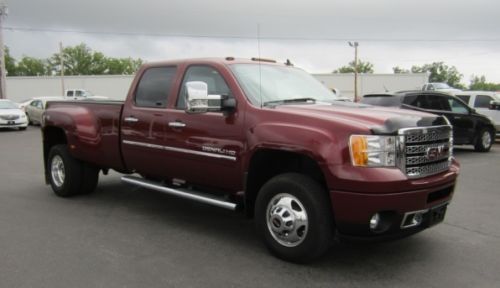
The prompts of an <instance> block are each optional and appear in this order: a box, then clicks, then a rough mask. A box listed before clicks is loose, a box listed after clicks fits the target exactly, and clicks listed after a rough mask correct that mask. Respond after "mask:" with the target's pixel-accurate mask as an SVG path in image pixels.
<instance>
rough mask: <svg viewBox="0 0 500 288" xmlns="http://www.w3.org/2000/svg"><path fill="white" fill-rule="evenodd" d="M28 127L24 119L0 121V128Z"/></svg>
mask: <svg viewBox="0 0 500 288" xmlns="http://www.w3.org/2000/svg"><path fill="white" fill-rule="evenodd" d="M25 127H28V121H27V120H26V118H24V119H22V118H21V119H17V120H9V121H8V120H3V119H0V128H25Z"/></svg>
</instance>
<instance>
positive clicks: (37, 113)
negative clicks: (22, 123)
mask: <svg viewBox="0 0 500 288" xmlns="http://www.w3.org/2000/svg"><path fill="white" fill-rule="evenodd" d="M64 99H65V98H64V97H36V98H33V99H32V100H31V102H30V103H29V105H27V106H26V107H25V111H26V115H27V116H28V123H29V124H37V125H40V124H41V123H42V115H43V112H44V111H45V107H46V105H47V101H51V100H52V101H54V100H57V101H61V100H64Z"/></svg>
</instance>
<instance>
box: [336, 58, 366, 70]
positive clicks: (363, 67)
mask: <svg viewBox="0 0 500 288" xmlns="http://www.w3.org/2000/svg"><path fill="white" fill-rule="evenodd" d="M354 67H355V64H354V61H351V62H349V65H347V66H342V67H340V68H339V69H337V70H334V71H333V73H354ZM358 73H373V64H372V63H370V62H368V61H367V62H363V61H361V60H359V61H358Z"/></svg>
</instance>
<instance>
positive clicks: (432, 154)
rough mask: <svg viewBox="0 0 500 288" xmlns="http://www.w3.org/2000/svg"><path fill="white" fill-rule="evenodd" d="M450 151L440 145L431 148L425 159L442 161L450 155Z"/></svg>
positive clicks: (426, 152)
mask: <svg viewBox="0 0 500 288" xmlns="http://www.w3.org/2000/svg"><path fill="white" fill-rule="evenodd" d="M449 150H450V149H449V148H448V146H446V145H444V144H443V145H439V146H436V147H429V148H427V150H426V151H425V158H427V160H430V161H434V160H437V159H441V158H443V157H444V156H446V155H447V154H448V151H449Z"/></svg>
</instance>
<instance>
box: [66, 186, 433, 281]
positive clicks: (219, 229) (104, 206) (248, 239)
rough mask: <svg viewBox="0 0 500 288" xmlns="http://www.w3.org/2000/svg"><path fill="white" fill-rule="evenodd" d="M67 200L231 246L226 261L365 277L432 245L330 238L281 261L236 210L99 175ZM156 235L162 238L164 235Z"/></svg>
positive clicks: (113, 218) (421, 254)
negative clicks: (318, 248)
mask: <svg viewBox="0 0 500 288" xmlns="http://www.w3.org/2000/svg"><path fill="white" fill-rule="evenodd" d="M65 201H66V200H65ZM70 201H78V202H82V203H85V205H91V206H92V207H93V208H94V209H96V213H98V214H99V217H101V218H102V221H105V222H108V223H109V225H115V224H116V225H120V224H119V222H123V221H128V223H130V221H132V224H127V225H130V226H133V227H136V228H135V229H139V230H135V231H134V232H135V233H142V234H148V231H149V230H151V229H158V227H163V228H164V230H165V231H170V232H169V233H181V234H187V235H189V237H187V238H188V239H197V240H196V241H201V242H203V243H210V244H209V245H208V246H209V247H224V248H223V249H224V250H227V251H229V252H226V253H231V251H232V252H233V253H234V254H232V255H229V256H228V255H226V256H225V257H227V258H229V259H228V260H227V261H229V262H228V265H229V263H231V261H238V258H239V257H244V259H245V261H248V258H251V259H253V261H254V262H256V263H258V264H259V265H264V266H267V265H269V266H273V265H276V264H277V263H278V264H279V265H280V266H283V265H285V266H286V267H291V268H293V269H299V270H300V269H308V268H307V267H309V268H310V267H314V268H315V269H317V270H318V271H322V270H326V271H328V272H329V273H331V272H332V271H335V273H336V274H337V273H348V274H349V273H351V274H358V273H364V275H365V276H364V277H368V278H370V277H372V276H373V277H376V275H377V273H380V271H379V270H386V269H388V267H389V268H390V270H391V271H393V272H395V271H397V270H399V269H405V267H406V265H407V264H408V263H409V261H410V263H411V261H415V259H419V258H422V261H425V258H426V257H427V256H429V255H432V253H434V252H433V251H435V249H436V248H433V241H434V239H426V237H425V235H421V234H420V235H414V236H412V237H410V238H406V239H401V240H397V241H391V242H386V243H373V244H360V243H345V242H342V243H335V244H334V245H333V247H332V249H331V250H330V251H329V252H328V253H327V255H326V256H325V257H322V258H321V259H319V260H317V261H315V262H313V263H311V264H308V265H296V264H293V263H287V262H284V261H281V260H279V259H277V258H275V257H273V256H272V255H271V254H270V253H268V251H267V249H266V248H265V246H264V244H263V243H262V242H261V241H260V239H259V237H258V235H257V233H256V231H255V229H254V223H253V221H252V220H250V219H247V218H246V217H245V216H244V215H243V214H242V213H234V212H231V211H226V210H223V209H219V208H215V207H211V206H207V205H204V204H199V203H194V202H191V201H188V200H184V199H178V198H175V197H172V196H169V195H164V194H161V193H158V192H155V191H149V190H146V189H141V188H136V187H131V186H128V185H125V184H123V183H121V182H120V181H119V180H118V179H117V178H114V177H113V178H112V179H106V178H104V177H103V181H100V183H99V186H98V189H97V191H96V192H95V193H94V194H92V195H88V196H80V197H76V198H73V199H72V200H70ZM134 219H135V220H136V221H138V223H139V222H140V223H139V224H140V225H134V223H133V222H134V221H135V220H134ZM115 222H118V223H115ZM148 223H149V224H152V225H153V226H154V227H156V228H151V227H148V226H151V225H149V224H148ZM163 228H159V229H160V230H162V229H163ZM141 230H142V231H141ZM423 233H427V232H423ZM160 240H161V239H160ZM161 241H167V242H168V241H169V240H168V239H163V240H161ZM193 241H194V240H193ZM145 245H147V244H145ZM197 247H199V246H194V247H193V246H191V245H190V243H189V241H187V242H186V243H185V248H184V249H187V250H191V252H193V249H197ZM138 249H140V248H138ZM200 249H204V251H203V252H202V251H194V252H193V253H198V252H199V253H207V252H206V251H205V248H200ZM208 253H213V254H214V257H220V251H216V250H214V251H212V252H208ZM437 254H439V253H437ZM434 257H435V256H434ZM431 258H432V257H431ZM396 273H397V272H396ZM370 275H371V276H370ZM358 277H359V276H358Z"/></svg>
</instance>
